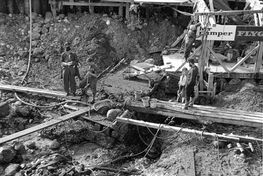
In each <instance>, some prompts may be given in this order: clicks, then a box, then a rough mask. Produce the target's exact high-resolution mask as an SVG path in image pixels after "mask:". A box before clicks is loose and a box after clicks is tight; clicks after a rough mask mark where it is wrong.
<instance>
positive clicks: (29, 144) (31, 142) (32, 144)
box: [25, 141, 37, 150]
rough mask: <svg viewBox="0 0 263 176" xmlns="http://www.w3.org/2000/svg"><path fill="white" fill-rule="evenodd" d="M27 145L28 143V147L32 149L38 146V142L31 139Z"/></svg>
mask: <svg viewBox="0 0 263 176" xmlns="http://www.w3.org/2000/svg"><path fill="white" fill-rule="evenodd" d="M25 145H26V147H27V148H29V149H32V150H33V149H36V148H37V147H36V143H35V142H34V141H29V142H27V144H25Z"/></svg>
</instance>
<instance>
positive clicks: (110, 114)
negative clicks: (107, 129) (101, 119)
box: [107, 109, 122, 121]
mask: <svg viewBox="0 0 263 176" xmlns="http://www.w3.org/2000/svg"><path fill="white" fill-rule="evenodd" d="M121 113H122V110H121V109H110V110H108V112H107V119H108V120H110V121H114V120H115V119H116V117H117V116H119V115H120V114H121Z"/></svg>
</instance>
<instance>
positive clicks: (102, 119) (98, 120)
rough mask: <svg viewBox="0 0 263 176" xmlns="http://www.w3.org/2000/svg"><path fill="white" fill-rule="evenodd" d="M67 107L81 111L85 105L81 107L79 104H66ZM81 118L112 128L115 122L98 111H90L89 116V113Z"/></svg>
mask: <svg viewBox="0 0 263 176" xmlns="http://www.w3.org/2000/svg"><path fill="white" fill-rule="evenodd" d="M64 107H65V108H68V109H71V110H73V111H79V110H80V109H83V107H81V108H79V107H77V106H70V105H67V104H66V105H64ZM81 118H82V119H83V120H86V121H89V122H92V123H97V124H100V125H103V126H106V127H109V128H112V126H113V122H111V121H109V120H107V119H106V117H104V116H102V115H99V114H98V113H95V112H90V114H89V116H87V115H82V116H81Z"/></svg>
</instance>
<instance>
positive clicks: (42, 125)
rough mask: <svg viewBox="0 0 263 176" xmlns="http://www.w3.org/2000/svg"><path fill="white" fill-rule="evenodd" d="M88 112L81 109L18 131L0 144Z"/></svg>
mask: <svg viewBox="0 0 263 176" xmlns="http://www.w3.org/2000/svg"><path fill="white" fill-rule="evenodd" d="M88 111H90V108H85V109H81V110H79V111H76V112H73V113H70V114H67V115H65V116H62V117H59V118H56V119H52V120H50V121H48V122H45V123H42V124H40V125H36V126H34V127H31V128H29V129H26V130H23V131H19V132H17V133H14V134H11V135H9V136H5V137H3V138H1V139H0V144H3V143H6V142H9V141H12V140H14V139H17V138H20V137H23V136H26V135H28V134H31V133H34V132H37V131H40V130H42V129H44V128H47V127H50V126H54V125H57V124H59V123H61V122H64V121H67V120H69V119H72V118H74V117H77V116H80V115H82V114H85V113H87V112H88Z"/></svg>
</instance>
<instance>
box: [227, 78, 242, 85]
mask: <svg viewBox="0 0 263 176" xmlns="http://www.w3.org/2000/svg"><path fill="white" fill-rule="evenodd" d="M239 83H241V80H240V79H232V80H231V81H229V84H230V85H235V84H239Z"/></svg>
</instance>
